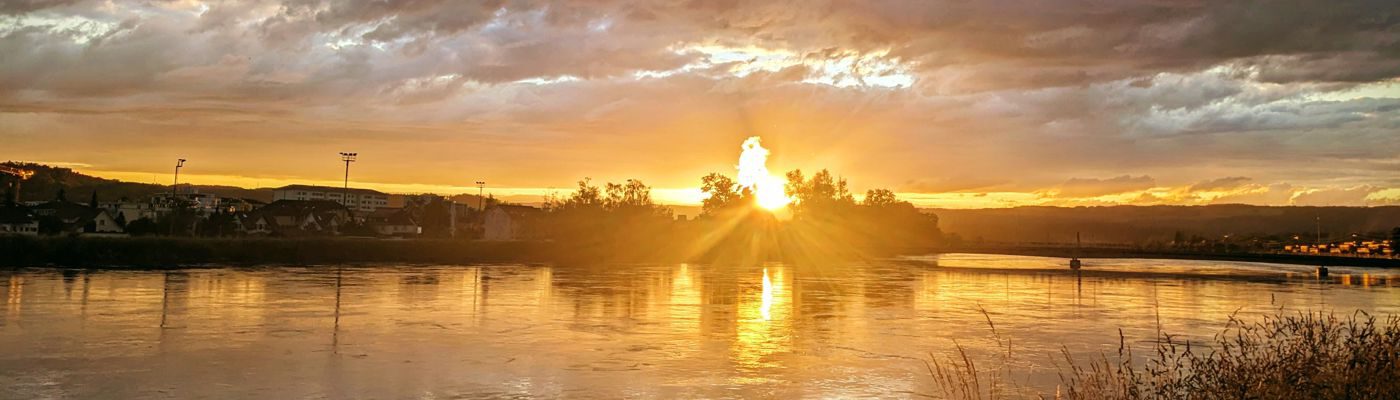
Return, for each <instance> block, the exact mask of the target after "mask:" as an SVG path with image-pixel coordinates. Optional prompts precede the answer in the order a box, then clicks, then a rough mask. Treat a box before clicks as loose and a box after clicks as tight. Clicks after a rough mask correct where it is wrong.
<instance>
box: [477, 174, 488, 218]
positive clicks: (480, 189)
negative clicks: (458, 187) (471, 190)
mask: <svg viewBox="0 0 1400 400" xmlns="http://www.w3.org/2000/svg"><path fill="white" fill-rule="evenodd" d="M476 189H477V190H476V197H477V206H476V208H477V209H479V210H481V211H486V181H476Z"/></svg>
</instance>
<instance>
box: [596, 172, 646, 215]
mask: <svg viewBox="0 0 1400 400" xmlns="http://www.w3.org/2000/svg"><path fill="white" fill-rule="evenodd" d="M655 205H656V203H655V202H653V201H652V199H651V187H649V186H647V185H646V184H644V183H642V181H639V180H636V179H628V180H627V182H626V183H622V184H617V183H611V182H609V183H608V184H607V198H606V199H605V200H604V202H603V208H606V209H608V210H612V211H617V210H624V211H627V210H631V209H649V208H651V207H652V206H655Z"/></svg>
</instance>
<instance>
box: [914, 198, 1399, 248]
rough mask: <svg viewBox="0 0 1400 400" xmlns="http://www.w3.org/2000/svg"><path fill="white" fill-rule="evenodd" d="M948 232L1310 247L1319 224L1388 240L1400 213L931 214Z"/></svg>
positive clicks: (1084, 210)
mask: <svg viewBox="0 0 1400 400" xmlns="http://www.w3.org/2000/svg"><path fill="white" fill-rule="evenodd" d="M930 211H932V212H934V213H935V214H937V215H938V217H939V226H940V227H942V228H943V231H944V232H948V233H956V234H959V235H961V236H962V237H963V238H965V239H970V240H975V239H977V238H982V239H984V240H988V241H998V242H1060V243H1070V242H1073V241H1074V233H1075V232H1076V231H1078V232H1082V233H1083V235H1084V241H1085V242H1088V243H1147V242H1151V241H1162V242H1169V241H1171V240H1172V239H1173V237H1174V235H1175V234H1176V232H1181V233H1182V234H1183V235H1185V236H1187V237H1190V236H1193V235H1199V236H1200V237H1203V238H1212V239H1219V238H1221V237H1223V236H1224V235H1232V236H1234V237H1266V236H1271V235H1273V236H1278V237H1283V238H1287V237H1291V236H1292V235H1295V234H1296V235H1299V236H1302V237H1303V238H1307V239H1308V240H1311V238H1313V237H1314V236H1315V235H1316V233H1315V230H1316V229H1317V228H1316V226H1317V218H1319V217H1320V218H1321V225H1322V232H1323V236H1324V237H1332V238H1340V237H1350V235H1351V234H1352V233H1357V234H1367V233H1376V234H1379V233H1382V232H1387V233H1388V232H1389V231H1390V230H1391V229H1394V228H1395V227H1397V226H1400V207H1397V206H1388V207H1267V206H1249V205H1238V204H1225V205H1209V206H1112V207H1074V208H1063V207H1017V208H1004V209H977V210H958V209H931V210H930Z"/></svg>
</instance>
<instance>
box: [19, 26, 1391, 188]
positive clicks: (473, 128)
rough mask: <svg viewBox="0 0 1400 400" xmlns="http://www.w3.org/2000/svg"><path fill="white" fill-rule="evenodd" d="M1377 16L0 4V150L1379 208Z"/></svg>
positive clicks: (83, 164)
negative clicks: (829, 180)
mask: <svg viewBox="0 0 1400 400" xmlns="http://www.w3.org/2000/svg"><path fill="white" fill-rule="evenodd" d="M1397 8H1400V6H1397V5H1395V4H1394V3H1393V2H1388V1H1342V2H1325V3H1324V2H1315V3H1314V4H1296V3H1290V4H1287V5H1282V6H1280V5H1269V4H1266V3H1264V2H1251V1H1242V2H1213V1H1181V2H1160V1H1153V0H1126V1H1116V2H1081V1H1048V2H1047V1H1031V0H1006V1H983V2H965V1H816V0H813V1H797V2H788V1H755V2H746V1H698V0H697V1H681V0H655V1H608V0H602V1H590V2H540V1H471V2H462V1H448V0H436V1H435V0H425V1H411V2H382V1H353V0H343V1H316V0H301V1H292V0H285V1H273V0H248V1H228V2H218V1H149V2H136V1H131V2H124V1H116V2H111V1H94V0H61V1H26V0H21V1H17V2H4V3H0V54H4V55H5V56H3V57H0V160H16V161H32V162H45V163H55V164H61V165H67V166H73V167H75V168H76V169H78V170H80V171H84V172H89V173H93V174H96V175H99V176H105V177H113V178H119V179H124V180H133V181H138V182H150V181H152V180H154V181H156V182H159V183H167V182H169V178H170V173H171V172H172V171H171V170H172V169H173V166H174V160H175V159H176V158H186V159H189V160H190V161H189V162H188V164H187V166H186V168H185V169H184V170H182V173H181V175H182V181H184V182H191V183H197V184H228V185H237V186H248V187H253V186H262V187H266V186H278V185H283V184H287V183H294V182H295V183H325V184H337V183H338V182H339V181H340V179H341V174H342V172H343V171H342V168H343V164H341V163H340V162H339V157H338V155H337V153H338V152H341V151H354V152H358V153H359V154H360V159H359V161H358V162H357V163H355V164H354V166H353V167H352V170H351V180H352V182H353V184H355V185H356V186H363V187H371V188H377V189H381V190H387V191H394V192H422V191H434V192H475V188H474V187H473V186H474V185H472V182H475V181H478V180H485V181H487V182H490V187H491V190H492V192H493V193H495V194H497V195H498V196H515V197H513V199H516V200H525V201H529V200H530V199H531V198H535V197H538V196H541V195H543V194H546V193H549V192H551V191H559V192H563V191H567V190H569V189H570V188H571V187H572V186H573V185H574V183H573V182H575V181H576V180H578V179H580V178H583V177H592V178H593V179H594V180H595V181H622V180H624V179H627V178H638V179H641V180H642V181H644V182H646V183H648V184H650V185H652V186H655V187H656V188H657V192H656V195H657V197H658V198H659V199H660V200H662V201H665V202H669V203H678V204H693V203H695V202H697V201H698V199H697V197H696V193H695V189H694V187H696V186H698V185H699V178H700V177H701V176H702V175H704V174H706V173H708V172H722V173H726V174H729V175H731V176H733V174H734V172H735V170H734V168H735V165H736V163H737V158H738V154H739V151H740V149H739V145H740V143H742V142H743V141H744V139H745V138H748V137H750V136H760V137H762V138H763V143H764V146H765V147H767V148H768V149H770V150H771V151H772V155H771V157H770V159H769V161H768V167H769V169H771V170H773V171H775V172H777V173H781V172H782V171H787V170H791V169H795V168H801V169H804V170H813V169H820V168H829V169H831V170H832V171H833V172H835V173H836V174H838V175H840V176H843V177H845V178H847V179H849V180H850V182H851V184H852V187H853V188H854V189H856V190H857V191H860V192H863V191H864V190H866V189H871V188H889V189H892V190H894V191H895V192H898V193H900V196H901V197H902V198H904V199H906V200H910V201H913V202H915V203H916V204H919V205H923V206H942V207H959V208H966V207H1005V206H1015V205H1035V204H1044V205H1097V204H1210V203H1226V202H1229V203H1249V204H1274V205H1278V204H1326V205H1378V204H1397V203H1400V118H1398V117H1400V81H1397V77H1400V52H1397V51H1396V50H1395V49H1397V48H1400V27H1397V23H1396V22H1395V21H1397V14H1400V12H1397Z"/></svg>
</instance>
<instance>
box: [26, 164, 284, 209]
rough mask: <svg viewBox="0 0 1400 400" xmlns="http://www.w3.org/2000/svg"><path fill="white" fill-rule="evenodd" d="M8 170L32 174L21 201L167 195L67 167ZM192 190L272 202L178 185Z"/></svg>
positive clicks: (254, 193) (258, 193)
mask: <svg viewBox="0 0 1400 400" xmlns="http://www.w3.org/2000/svg"><path fill="white" fill-rule="evenodd" d="M0 164H4V165H7V166H11V167H17V168H22V169H27V170H30V171H34V176H33V177H30V178H29V180H26V181H24V182H23V183H22V184H21V186H20V201H44V200H52V199H55V198H57V197H58V192H59V190H60V189H62V190H63V192H64V194H65V196H66V197H67V198H68V200H71V201H77V202H87V201H88V199H89V198H91V196H92V194H93V193H97V197H98V200H99V201H104V202H105V201H115V200H119V199H123V198H126V199H145V198H148V197H150V196H152V195H156V194H160V193H169V192H170V186H169V185H155V184H150V183H136V182H123V181H118V180H114V179H104V178H98V177H95V176H91V175H85V174H82V173H79V172H77V171H74V170H72V169H70V168H59V167H51V166H47V165H41V164H29V163H17V162H4V163H0ZM5 179H14V178H13V177H11V176H8V175H3V176H0V180H5ZM191 190H194V191H198V192H199V193H210V194H215V195H218V196H221V197H237V198H248V199H254V200H258V201H262V202H271V201H272V189H270V188H261V189H248V188H241V187H234V186H215V185H186V184H181V185H180V191H181V192H182V193H188V192H189V191H191Z"/></svg>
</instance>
